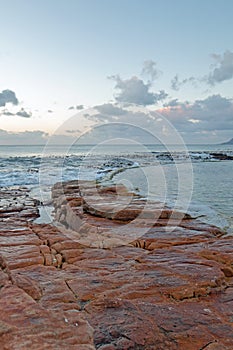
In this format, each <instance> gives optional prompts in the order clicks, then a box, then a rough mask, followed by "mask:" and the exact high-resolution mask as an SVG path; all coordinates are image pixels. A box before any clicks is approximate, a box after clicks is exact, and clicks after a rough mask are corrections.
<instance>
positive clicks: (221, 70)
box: [205, 50, 233, 86]
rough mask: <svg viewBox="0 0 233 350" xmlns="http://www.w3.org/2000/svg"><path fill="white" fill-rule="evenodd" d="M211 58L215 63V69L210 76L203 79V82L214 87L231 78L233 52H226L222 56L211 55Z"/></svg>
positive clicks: (232, 74)
mask: <svg viewBox="0 0 233 350" xmlns="http://www.w3.org/2000/svg"><path fill="white" fill-rule="evenodd" d="M212 57H213V58H214V60H215V62H216V67H215V68H214V70H213V71H212V72H210V74H209V75H208V76H207V77H205V80H206V81H207V83H208V84H209V85H212V86H214V85H215V84H217V83H221V82H223V81H226V80H230V79H232V78H233V52H231V51H229V50H227V51H225V52H224V54H223V55H222V56H221V55H217V54H213V55H212Z"/></svg>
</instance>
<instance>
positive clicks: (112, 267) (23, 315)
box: [0, 181, 233, 350]
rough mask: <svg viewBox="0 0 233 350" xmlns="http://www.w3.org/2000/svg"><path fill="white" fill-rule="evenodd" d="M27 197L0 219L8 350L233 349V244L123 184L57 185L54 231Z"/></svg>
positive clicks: (0, 296) (1, 305) (0, 299)
mask: <svg viewBox="0 0 233 350" xmlns="http://www.w3.org/2000/svg"><path fill="white" fill-rule="evenodd" d="M80 190H81V191H80ZM25 191H26V190H25ZM24 194H25V197H24V202H23V203H24V205H25V199H27V202H26V204H27V207H25V206H23V207H22V206H21V207H20V206H18V207H17V206H15V207H13V209H12V208H10V209H9V207H10V205H8V206H7V203H8V204H11V203H12V202H13V198H15V193H11V192H10V191H8V193H7V195H6V196H5V201H4V206H2V209H1V213H0V234H1V241H0V245H1V274H0V276H1V290H0V309H1V343H2V344H3V346H4V348H5V349H17V350H21V349H22V350H23V349H25V348H26V347H27V348H28V347H30V348H31V349H35V350H40V349H41V350H42V349H45V348H47V347H50V348H51V349H55V348H56V349H65V348H69V349H79V350H88V349H89V350H91V349H100V350H112V349H137V348H138V349H145V350H147V349H148V350H152V349H164V350H165V349H171V350H173V349H174V350H175V349H181V350H186V349H189V350H196V349H201V348H205V349H207V350H210V349H211V350H213V349H216V350H217V349H221V350H222V349H227V350H230V349H232V347H233V338H232V334H233V323H232V319H233V312H232V310H233V307H231V305H232V304H233V260H232V256H233V254H232V253H233V248H232V246H233V238H232V237H229V236H225V235H224V233H223V232H222V231H221V230H220V229H218V228H217V227H214V226H211V225H207V224H204V223H202V222H201V221H199V220H197V219H192V218H191V217H190V216H187V215H186V216H185V215H184V216H183V217H182V215H181V216H180V214H177V213H175V215H174V216H173V217H172V213H171V210H170V209H169V208H164V207H163V208H161V206H160V205H159V203H158V202H150V203H149V204H147V206H146V210H144V209H143V208H144V206H145V202H143V199H142V198H140V196H139V195H138V194H135V193H133V192H129V191H128V190H127V189H126V188H125V187H124V186H120V187H119V186H118V188H116V187H114V186H102V185H99V187H98V188H97V191H96V189H95V188H93V183H90V182H82V183H81V187H80V182H77V181H69V182H67V183H63V184H56V185H55V186H54V187H53V203H54V204H55V215H56V218H57V221H60V224H62V226H61V225H59V226H57V227H56V226H54V225H49V224H36V223H34V222H33V219H34V218H35V217H37V216H38V202H36V201H31V200H30V196H29V193H26V192H25V193H24ZM6 197H7V198H6ZM100 198H101V200H100ZM6 199H7V200H6ZM119 201H120V210H119V207H116V205H117V203H118V204H119ZM106 205H107V206H106ZM11 207H12V205H11ZM67 223H68V227H67ZM64 224H65V225H64ZM72 225H74V226H73V227H71V226H72ZM77 225H78V226H77ZM77 228H78V230H77ZM171 228H172V229H171ZM112 232H114V233H115V234H116V235H120V241H119V240H118V241H116V237H114V241H113V240H112V236H111V234H112ZM79 234H80V236H79ZM103 235H104V239H103ZM118 238H119V236H118ZM85 240H86V242H85ZM104 240H106V242H105V241H104ZM92 243H93V244H92ZM103 243H105V245H104V244H103ZM13 305H14V307H13ZM190 339H192V342H190Z"/></svg>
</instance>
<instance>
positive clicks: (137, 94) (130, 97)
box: [111, 75, 168, 106]
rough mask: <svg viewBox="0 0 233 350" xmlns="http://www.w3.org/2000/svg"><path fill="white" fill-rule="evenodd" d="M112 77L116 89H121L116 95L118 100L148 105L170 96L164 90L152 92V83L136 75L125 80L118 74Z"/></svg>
mask: <svg viewBox="0 0 233 350" xmlns="http://www.w3.org/2000/svg"><path fill="white" fill-rule="evenodd" d="M111 79H113V80H114V81H115V82H116V85H115V89H116V90H117V91H119V92H118V94H117V95H116V96H115V99H116V101H117V102H123V103H129V104H130V103H132V104H137V105H143V106H147V105H152V104H156V103H158V102H159V101H162V100H164V99H165V98H166V97H167V96H168V94H167V93H166V92H165V91H164V90H161V91H159V92H158V93H154V92H151V91H150V88H151V84H150V83H147V84H146V83H144V81H143V80H141V79H139V78H138V77H136V76H134V77H132V78H130V79H126V80H123V79H121V78H120V76H118V75H117V76H113V77H111Z"/></svg>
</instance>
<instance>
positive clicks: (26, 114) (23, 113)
mask: <svg viewBox="0 0 233 350" xmlns="http://www.w3.org/2000/svg"><path fill="white" fill-rule="evenodd" d="M0 115H5V116H18V117H22V118H31V116H32V113H31V112H27V111H25V109H24V108H21V109H20V110H19V111H18V112H16V113H12V112H10V111H9V110H8V109H4V110H3V111H1V112H0Z"/></svg>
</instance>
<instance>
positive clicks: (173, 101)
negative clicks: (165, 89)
mask: <svg viewBox="0 0 233 350" xmlns="http://www.w3.org/2000/svg"><path fill="white" fill-rule="evenodd" d="M178 105H179V101H178V98H174V99H173V100H171V101H169V102H167V103H164V105H163V107H176V106H178Z"/></svg>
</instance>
